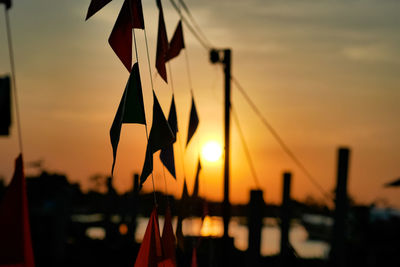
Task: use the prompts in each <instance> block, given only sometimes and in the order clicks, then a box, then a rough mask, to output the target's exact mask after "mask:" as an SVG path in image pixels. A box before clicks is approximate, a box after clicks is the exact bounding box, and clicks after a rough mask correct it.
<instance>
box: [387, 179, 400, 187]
mask: <svg viewBox="0 0 400 267" xmlns="http://www.w3.org/2000/svg"><path fill="white" fill-rule="evenodd" d="M392 186H393V187H394V186H400V178H398V179H397V180H395V181H392V182H389V183H386V184H385V187H392Z"/></svg>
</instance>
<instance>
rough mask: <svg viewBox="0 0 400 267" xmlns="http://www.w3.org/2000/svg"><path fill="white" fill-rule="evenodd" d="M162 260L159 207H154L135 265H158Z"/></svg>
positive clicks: (151, 266)
mask: <svg viewBox="0 0 400 267" xmlns="http://www.w3.org/2000/svg"><path fill="white" fill-rule="evenodd" d="M161 261H162V248H161V238H160V228H159V226H158V215H157V209H156V208H155V207H154V208H153V211H152V213H151V215H150V219H149V223H148V224H147V228H146V232H145V233H144V237H143V241H142V244H141V245H140V249H139V253H138V255H137V257H136V261H135V265H134V266H135V267H157V266H159V265H158V263H159V262H161Z"/></svg>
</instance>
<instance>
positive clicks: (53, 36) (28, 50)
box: [0, 0, 400, 208]
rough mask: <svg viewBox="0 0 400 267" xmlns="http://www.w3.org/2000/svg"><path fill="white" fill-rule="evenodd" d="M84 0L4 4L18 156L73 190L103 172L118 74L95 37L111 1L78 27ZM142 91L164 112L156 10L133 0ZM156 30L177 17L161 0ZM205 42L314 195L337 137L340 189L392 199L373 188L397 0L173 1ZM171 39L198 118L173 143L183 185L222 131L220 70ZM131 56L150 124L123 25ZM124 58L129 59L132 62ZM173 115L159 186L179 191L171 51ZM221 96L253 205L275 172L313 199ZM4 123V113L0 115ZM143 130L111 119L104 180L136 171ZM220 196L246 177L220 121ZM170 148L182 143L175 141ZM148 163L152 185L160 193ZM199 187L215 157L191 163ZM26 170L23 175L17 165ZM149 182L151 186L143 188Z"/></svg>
mask: <svg viewBox="0 0 400 267" xmlns="http://www.w3.org/2000/svg"><path fill="white" fill-rule="evenodd" d="M89 2H90V1H89V0H84V1H77V0H75V1H71V0H69V1H67V0H62V1H52V0H35V1H29V0H18V1H14V3H13V4H14V5H13V7H12V9H11V10H10V19H11V26H12V34H13V42H14V50H15V60H16V79H17V88H18V93H19V100H20V106H21V116H22V135H23V146H24V159H25V161H26V162H30V161H34V160H38V159H42V160H44V165H43V167H44V168H45V169H46V170H48V171H51V172H61V173H65V174H66V175H67V176H68V177H69V179H70V180H71V181H74V182H75V181H79V182H80V183H81V184H82V187H83V188H86V189H87V188H88V187H89V186H90V182H89V177H90V176H92V175H94V174H104V175H109V174H110V170H111V163H112V150H111V144H110V141H109V129H110V126H111V123H112V121H113V119H114V116H115V113H116V110H117V107H118V104H119V101H120V99H121V96H122V93H123V90H124V87H125V84H126V81H127V79H128V75H129V73H128V72H127V71H126V69H125V68H124V66H123V65H122V63H121V62H120V61H119V59H118V58H117V57H116V55H115V54H114V52H113V51H112V49H111V48H110V47H109V45H108V42H107V40H108V37H109V35H110V32H111V29H112V27H113V25H114V22H115V20H116V18H117V15H118V12H119V9H120V8H121V6H122V3H123V1H122V0H114V1H112V2H111V3H110V4H108V5H107V6H106V7H105V8H103V9H102V10H101V11H100V12H98V13H97V14H95V15H94V16H93V17H92V18H91V19H89V20H88V21H87V22H85V16H86V12H87V8H88V6H89ZM142 2H143V9H144V10H143V11H144V16H145V23H146V29H147V36H148V41H149V52H150V62H151V71H152V73H153V78H154V77H155V78H154V85H155V91H156V94H157V96H158V99H159V101H160V103H161V105H162V108H163V110H164V113H165V115H166V116H167V115H168V111H169V104H170V101H171V88H170V85H167V84H165V83H164V82H163V81H162V80H161V79H160V77H159V76H156V75H155V64H154V63H155V48H156V33H157V23H158V10H157V8H156V3H155V1H154V0H151V1H149V0H142ZM162 3H163V5H164V16H165V20H166V26H167V30H168V38H169V39H170V38H171V36H172V34H173V31H174V28H175V26H176V24H177V22H178V19H179V17H178V15H177V13H176V11H175V10H174V9H173V8H172V6H171V4H170V2H169V1H166V0H163V1H162ZM186 4H187V6H188V7H189V8H190V10H191V12H192V14H193V16H194V17H195V18H196V20H197V22H198V24H199V25H200V27H201V28H202V30H203V32H204V33H205V35H206V36H207V37H208V39H209V40H210V42H211V43H212V45H213V46H215V47H216V48H226V47H229V48H231V49H232V57H233V63H232V64H233V65H232V73H233V76H234V77H235V78H236V79H237V80H238V81H239V82H240V83H241V84H242V85H243V87H244V89H245V90H246V91H247V93H248V95H249V96H250V97H251V98H252V99H253V100H254V102H255V103H256V105H257V106H258V107H259V108H260V110H261V112H262V114H263V115H264V116H265V117H266V118H267V119H268V121H269V122H270V123H271V124H272V125H273V126H274V128H275V129H276V130H277V131H278V133H279V134H280V135H281V137H282V138H283V140H284V141H285V142H286V144H287V145H288V146H289V147H290V148H291V150H292V151H293V152H294V153H295V154H296V155H297V156H298V158H299V159H300V160H301V161H302V162H303V164H304V165H305V166H306V167H307V168H308V169H309V171H310V172H311V173H312V174H313V176H314V177H316V179H317V180H318V183H319V184H321V186H322V187H323V188H324V189H325V190H326V191H332V190H333V188H334V186H335V184H336V153H337V148H338V147H339V146H348V147H350V148H351V149H352V151H351V159H350V173H349V193H350V195H351V196H352V197H353V198H354V199H355V200H356V201H357V202H360V203H365V204H369V203H371V202H373V201H377V202H378V203H384V202H385V201H386V202H387V203H388V204H390V205H392V206H395V207H397V208H400V191H399V189H398V188H384V187H383V184H385V183H387V182H389V181H391V180H394V179H396V178H399V177H400V138H399V137H400V119H399V115H400V90H399V89H400V88H399V87H400V34H399V29H400V16H399V14H398V12H399V10H400V2H399V1H396V0H383V1H378V0H328V1H320V0H301V1H299V0H284V1H276V0H275V1H273V0H250V1H232V0H231V1H228V0H220V1H212V0H203V1H199V0H197V1H195V0H186ZM3 9H4V8H3V6H1V10H0V48H1V49H0V75H3V74H7V73H9V72H10V63H9V58H8V48H7V39H6V31H5V30H6V27H5V19H4V18H5V15H4V10H3ZM184 35H185V41H186V47H187V52H188V57H189V65H190V70H191V74H192V80H193V90H194V97H195V101H196V105H197V109H198V112H199V117H200V124H199V129H198V131H197V132H196V134H195V136H194V139H193V140H192V141H191V143H190V145H189V147H188V149H187V150H186V151H185V155H184V162H185V167H184V168H185V173H186V177H187V180H188V186H189V192H191V190H192V186H193V180H194V173H195V167H196V161H197V159H196V157H197V154H198V152H199V149H200V148H201V147H202V146H203V144H204V143H206V142H207V141H210V140H216V141H218V142H220V143H222V140H223V139H222V136H223V104H222V103H223V72H222V67H221V65H212V64H211V63H210V62H209V55H208V52H207V51H206V50H205V49H204V48H203V47H202V46H201V45H200V44H199V43H198V42H197V40H196V39H195V38H194V37H193V36H192V35H191V33H190V32H189V31H187V28H185V25H184ZM136 37H137V41H138V52H139V65H140V72H141V78H142V83H143V94H144V97H145V106H146V116H147V121H148V124H149V125H148V128H149V130H150V125H151V118H152V114H151V113H152V97H151V86H150V75H149V69H148V64H147V57H146V48H145V45H144V44H145V39H144V34H143V31H141V30H137V31H136ZM134 61H135V60H134ZM171 68H172V79H173V82H174V86H175V98H176V105H177V113H178V127H179V133H178V139H180V140H181V142H180V143H179V142H177V143H176V144H175V155H176V169H177V175H178V179H177V181H174V180H173V178H171V176H169V175H167V177H166V179H167V186H168V190H169V192H172V193H174V194H175V195H180V192H181V186H182V181H183V167H182V153H181V149H180V148H179V145H180V144H181V147H182V146H183V144H184V143H186V136H187V125H188V120H189V109H190V101H191V99H190V91H189V83H188V76H187V69H186V63H185V57H184V55H183V54H181V55H180V56H179V57H177V58H176V59H174V60H172V63H171ZM232 105H233V108H234V109H235V111H236V112H237V114H238V117H239V120H240V123H241V127H242V130H243V133H244V136H245V138H246V141H247V143H248V146H249V150H250V152H251V154H252V158H253V160H254V165H255V169H256V171H257V174H258V177H259V179H260V184H261V187H262V189H264V199H266V201H267V202H273V203H280V199H281V189H282V173H283V172H284V171H287V170H289V171H292V173H293V184H292V196H293V197H294V198H296V199H299V200H304V199H305V198H306V196H313V197H314V198H316V199H320V198H321V197H322V195H321V194H320V192H319V190H318V189H316V188H315V187H314V186H313V185H312V184H311V183H310V181H309V180H308V179H307V178H306V176H305V175H304V174H303V173H302V172H301V170H299V169H298V168H297V167H296V166H295V165H294V164H293V162H292V161H291V160H290V158H289V157H288V156H287V155H286V154H285V153H284V151H283V150H282V149H281V147H280V146H279V144H278V143H277V142H276V141H275V139H274V138H273V136H272V135H271V134H270V132H268V130H267V129H266V128H265V127H264V126H263V124H262V123H261V121H260V120H259V118H258V117H257V116H256V115H255V114H254V112H253V111H252V110H251V108H250V106H249V105H248V104H247V103H246V101H245V100H244V99H243V98H242V96H241V95H240V93H239V91H238V90H237V89H236V88H235V87H234V86H233V87H232ZM14 118H15V117H14ZM145 146H146V135H145V129H144V126H143V125H124V126H123V128H122V134H121V141H120V143H119V148H118V157H117V164H116V169H115V178H114V185H115V187H116V188H117V189H118V191H119V192H124V191H126V190H128V189H130V187H131V186H132V174H133V173H135V172H136V173H138V172H141V169H142V164H143V161H144V154H145ZM231 150H232V164H231V170H232V171H231V172H232V177H231V179H232V182H231V200H232V201H233V202H235V203H238V202H241V203H244V202H246V201H248V198H249V192H248V191H249V190H250V189H252V188H255V183H254V180H253V178H252V176H251V172H250V169H249V167H248V165H247V163H246V159H245V157H244V151H243V148H242V146H241V143H240V138H239V135H238V133H237V128H236V125H235V124H234V121H233V120H232V149H231ZM182 151H184V150H183V149H182ZM18 153H19V149H18V143H17V131H16V123H15V120H14V123H13V126H12V129H11V137H8V138H4V137H0V176H3V177H4V178H5V179H6V181H7V183H8V181H9V180H10V178H11V175H12V171H13V164H14V163H13V162H14V159H15V157H16V156H17V155H18ZM155 158H157V160H156V162H155V171H154V177H155V184H156V188H157V190H162V191H164V190H165V186H164V178H163V171H162V168H161V163H160V162H159V160H158V153H157V154H156V156H155ZM202 164H203V171H202V172H201V174H200V178H201V182H200V195H201V196H205V197H207V198H211V199H213V200H220V199H222V185H223V180H222V171H223V169H222V161H221V160H219V161H217V162H216V163H209V162H207V161H204V160H202ZM26 173H27V174H33V173H35V170H34V169H30V168H27V169H26ZM150 189H151V181H150V179H148V181H147V182H146V184H145V190H150Z"/></svg>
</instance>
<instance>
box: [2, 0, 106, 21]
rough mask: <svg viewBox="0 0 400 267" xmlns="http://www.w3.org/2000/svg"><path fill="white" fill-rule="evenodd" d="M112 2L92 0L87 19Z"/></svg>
mask: <svg viewBox="0 0 400 267" xmlns="http://www.w3.org/2000/svg"><path fill="white" fill-rule="evenodd" d="M1 1H4V0H1ZM110 2H111V0H92V1H91V2H90V5H89V8H88V11H87V14H86V19H85V20H88V19H89V18H90V17H91V16H93V15H94V14H96V12H97V11H99V10H100V9H102V8H103V7H104V6H106V5H107V4H108V3H110Z"/></svg>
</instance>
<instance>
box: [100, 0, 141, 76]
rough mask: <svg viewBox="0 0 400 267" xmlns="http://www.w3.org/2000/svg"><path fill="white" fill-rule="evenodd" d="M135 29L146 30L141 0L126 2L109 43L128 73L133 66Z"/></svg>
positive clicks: (127, 0) (126, 0)
mask: <svg viewBox="0 0 400 267" xmlns="http://www.w3.org/2000/svg"><path fill="white" fill-rule="evenodd" d="M133 28H139V29H144V22H143V12H142V3H141V1H140V0H125V1H124V4H123V5H122V8H121V11H120V12H119V15H118V18H117V21H116V22H115V24H114V28H113V29H112V32H111V34H110V37H109V38H108V43H109V44H110V46H111V48H112V49H113V50H114V52H115V54H117V56H118V58H119V59H120V60H121V61H122V63H123V64H124V66H125V67H126V68H127V70H128V71H131V66H132V29H133Z"/></svg>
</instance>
